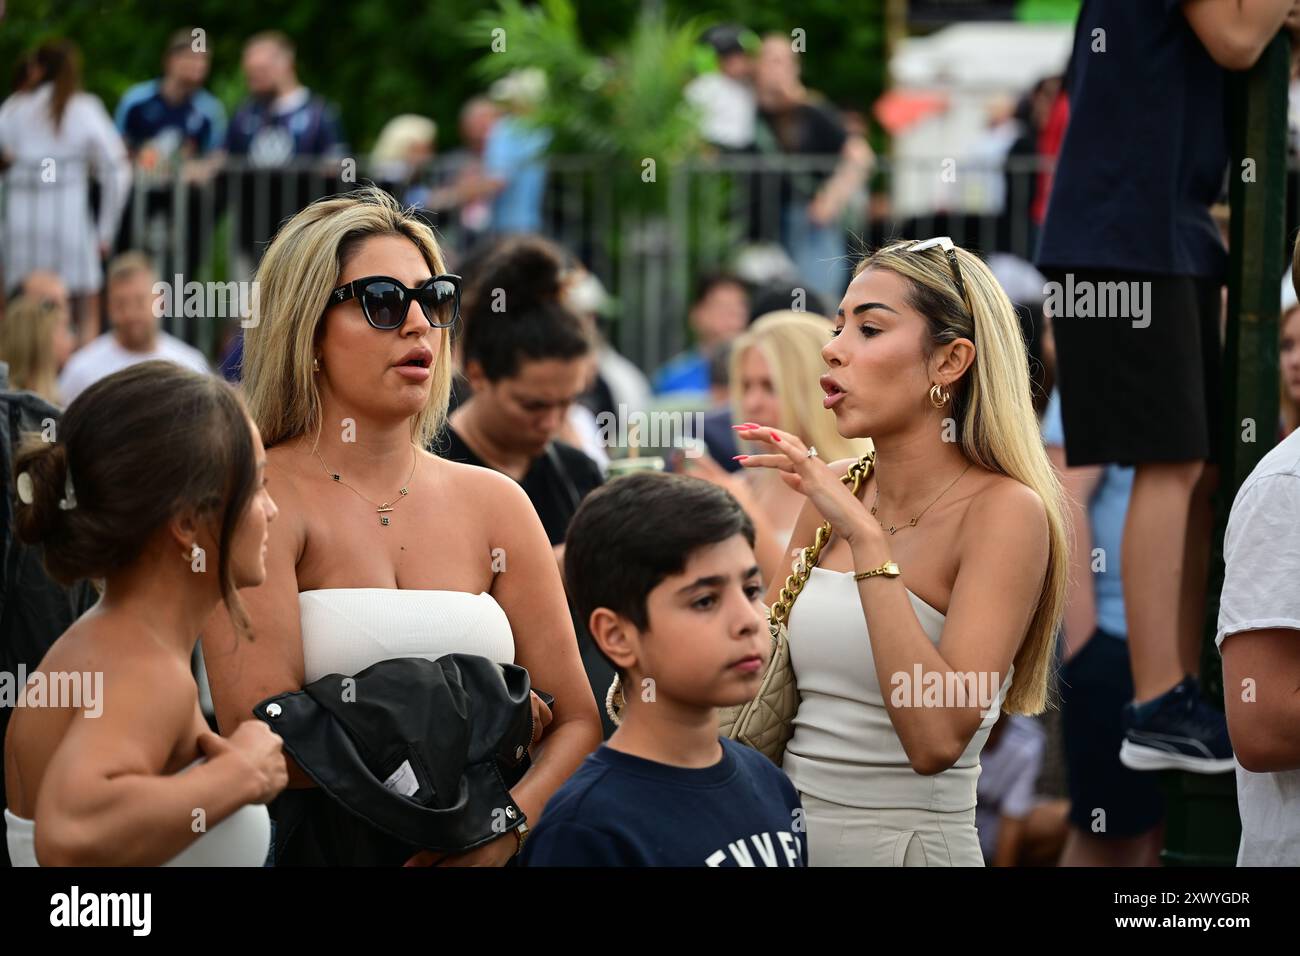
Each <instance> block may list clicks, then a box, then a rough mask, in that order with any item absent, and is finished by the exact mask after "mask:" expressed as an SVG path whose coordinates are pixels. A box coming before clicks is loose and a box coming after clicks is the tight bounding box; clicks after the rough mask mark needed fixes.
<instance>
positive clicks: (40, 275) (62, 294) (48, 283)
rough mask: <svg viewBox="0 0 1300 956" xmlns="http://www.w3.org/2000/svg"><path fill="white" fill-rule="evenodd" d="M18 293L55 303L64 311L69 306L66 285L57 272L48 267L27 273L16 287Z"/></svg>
mask: <svg viewBox="0 0 1300 956" xmlns="http://www.w3.org/2000/svg"><path fill="white" fill-rule="evenodd" d="M18 295H25V296H27V297H28V298H29V299H37V300H39V301H41V302H48V303H50V304H52V305H57V306H58V307H59V308H61V309H64V310H65V311H66V310H67V309H68V308H69V300H68V287H67V286H65V285H64V284H63V279H62V277H61V276H60V275H59V274H58V273H57V272H50V271H49V270H48V269H37V270H36V271H35V272H29V273H27V275H26V276H24V277H23V281H22V283H21V284H20V285H19V287H18Z"/></svg>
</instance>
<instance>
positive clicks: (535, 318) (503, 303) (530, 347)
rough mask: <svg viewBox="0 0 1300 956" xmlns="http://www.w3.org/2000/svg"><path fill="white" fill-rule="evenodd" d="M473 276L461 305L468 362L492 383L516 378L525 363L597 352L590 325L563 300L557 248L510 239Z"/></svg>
mask: <svg viewBox="0 0 1300 956" xmlns="http://www.w3.org/2000/svg"><path fill="white" fill-rule="evenodd" d="M474 271H475V273H476V275H475V278H474V281H473V282H472V283H471V284H469V285H468V286H467V288H466V290H465V296H464V301H463V302H462V305H463V314H464V326H465V329H464V332H463V338H462V342H463V346H462V347H463V358H464V361H465V362H466V363H468V362H470V361H477V362H478V363H479V364H480V365H481V366H482V367H483V373H484V374H485V375H487V377H488V379H489V380H490V381H493V382H496V381H499V380H501V379H503V378H510V377H511V376H513V375H515V374H516V373H517V372H518V371H519V364H520V361H521V360H522V359H531V360H539V359H561V360H566V361H567V360H569V359H576V358H581V357H582V356H584V355H586V354H588V353H589V352H590V351H591V350H592V346H593V330H592V329H591V327H590V323H588V322H587V321H586V320H584V319H583V318H582V317H581V316H579V315H577V314H576V313H574V312H573V311H571V310H570V309H569V308H568V307H567V306H565V305H564V303H563V301H562V300H561V294H562V291H563V290H562V285H563V278H564V274H565V272H566V268H565V256H564V252H563V250H561V249H560V248H559V247H558V246H556V245H555V244H554V243H552V242H549V241H547V240H546V239H543V238H542V237H540V236H529V235H525V236H519V237H515V238H511V239H506V240H504V241H503V242H501V243H500V244H499V245H498V246H497V247H496V248H495V249H493V250H492V251H491V252H490V253H488V254H487V256H486V257H485V259H484V260H483V261H482V262H481V264H479V263H476V264H475V269H474Z"/></svg>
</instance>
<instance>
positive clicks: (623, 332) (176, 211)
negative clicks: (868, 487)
mask: <svg viewBox="0 0 1300 956" xmlns="http://www.w3.org/2000/svg"><path fill="white" fill-rule="evenodd" d="M835 162H836V159H835V157H832V156H813V157H789V156H776V157H766V156H745V155H739V156H726V157H718V158H711V159H699V160H691V161H688V162H683V163H679V164H676V165H674V166H672V167H671V168H664V166H661V167H660V168H659V169H658V170H657V172H656V175H655V176H654V178H653V180H651V181H647V180H646V179H645V177H644V175H643V174H644V168H643V167H642V166H639V165H638V166H635V167H633V168H629V169H625V170H624V169H617V168H614V167H613V166H612V165H611V161H610V160H609V159H607V158H605V157H598V156H563V157H552V158H550V159H549V160H548V161H547V172H546V179H545V186H544V188H543V189H542V191H541V193H540V196H539V197H537V206H538V208H537V221H538V223H539V226H540V229H539V231H541V232H542V233H543V234H545V235H548V236H550V237H551V238H553V239H555V240H557V241H558V242H560V243H561V244H563V245H564V246H565V247H566V248H567V249H569V250H570V251H571V252H572V253H574V254H575V255H576V256H578V257H579V258H581V259H582V261H583V262H584V263H586V264H587V266H588V268H590V269H591V270H592V271H593V272H594V273H595V274H596V275H597V276H598V277H599V278H600V280H601V281H602V283H603V284H604V285H605V286H606V288H607V289H608V291H609V292H610V293H611V295H612V296H613V297H614V300H615V302H616V303H617V306H616V313H615V315H614V316H613V320H612V323H611V326H610V336H611V339H612V341H613V344H614V345H615V347H617V348H618V349H619V350H620V351H621V352H622V353H623V354H624V355H626V356H627V357H628V358H630V359H631V360H632V361H634V362H636V363H637V364H638V365H640V366H641V367H642V368H645V369H652V368H654V367H655V366H657V365H659V364H660V363H662V362H663V361H665V360H666V359H667V358H668V357H670V356H671V355H673V354H674V353H675V352H677V351H679V350H680V349H682V348H683V347H685V345H686V339H687V323H686V315H687V310H688V306H689V298H690V292H691V288H692V284H693V282H694V280H695V277H696V276H698V275H699V274H700V273H701V272H702V271H705V270H710V269H714V268H718V267H722V266H734V265H735V264H736V263H737V259H738V257H739V258H740V259H741V260H742V263H741V264H742V267H743V265H744V260H745V258H746V257H745V256H744V255H743V253H744V252H745V251H746V250H748V251H749V252H750V253H751V254H754V253H755V251H756V250H761V251H762V252H763V253H764V254H754V255H752V257H751V258H750V260H749V261H751V262H757V263H761V265H757V266H750V267H748V268H750V270H751V274H752V273H753V270H754V269H757V274H752V277H753V278H760V279H762V278H765V279H771V280H775V281H786V282H789V283H790V284H791V285H801V284H802V285H805V286H806V287H808V288H810V289H811V290H813V291H817V292H820V293H822V296H823V298H824V299H825V300H827V301H828V304H829V307H830V308H832V309H833V308H834V306H835V304H836V300H837V299H838V296H839V295H840V293H842V291H843V287H844V283H845V282H846V281H847V279H848V276H849V263H850V261H851V259H852V257H853V256H854V255H855V254H856V253H858V252H860V251H861V250H862V249H863V248H869V247H872V246H875V245H879V244H880V243H882V242H884V241H886V240H888V239H890V238H893V237H897V236H908V237H927V236H933V235H949V236H951V237H952V238H953V240H954V241H955V242H957V243H958V244H960V245H964V246H967V247H969V248H973V249H976V250H979V251H980V252H982V253H985V254H988V253H992V252H1007V253H1012V254H1014V255H1017V256H1020V257H1022V258H1025V259H1031V260H1032V258H1033V251H1034V246H1035V243H1036V241H1037V225H1036V222H1035V219H1036V217H1037V216H1039V215H1041V207H1042V193H1043V191H1044V190H1045V189H1046V185H1047V184H1046V182H1045V177H1044V176H1043V175H1042V174H1043V173H1044V171H1045V169H1046V164H1045V163H1044V162H1042V161H1040V159H1039V158H1037V157H1012V158H1011V159H1009V160H1008V161H1007V162H1006V163H1005V164H1001V165H997V166H982V167H981V166H977V165H974V164H972V163H963V164H960V165H959V166H957V167H956V170H955V174H954V168H953V166H952V164H951V163H950V162H949V163H945V161H943V160H940V159H934V160H906V161H904V160H893V161H889V160H886V159H884V158H881V159H879V160H878V161H877V162H876V164H875V168H874V169H873V172H872V183H873V184H876V185H877V186H878V187H879V189H880V192H879V193H878V194H876V195H872V194H869V193H868V191H867V190H865V189H863V190H859V191H858V192H857V193H856V194H855V195H852V196H851V197H849V198H848V200H847V201H846V202H845V203H844V204H843V207H842V208H841V209H840V210H839V211H838V215H836V216H835V218H834V219H833V220H832V221H830V222H828V223H826V224H825V225H820V226H819V225H817V224H815V223H813V222H811V221H810V219H809V217H808V202H809V200H810V199H811V197H812V196H813V195H814V194H815V193H816V191H817V189H818V188H819V186H820V185H821V184H823V183H824V182H825V181H826V180H827V178H828V177H829V175H830V174H831V171H832V170H833V168H834V166H835ZM468 163H469V161H468V160H465V159H461V158H458V157H457V156H456V155H454V154H452V155H448V156H447V157H440V158H438V159H437V160H435V161H433V162H431V163H429V164H427V165H425V166H423V167H421V168H419V169H418V170H414V171H408V170H403V169H400V168H393V167H391V166H371V165H367V164H364V163H361V164H358V163H355V162H354V161H353V160H350V159H342V160H332V161H325V160H312V161H307V162H301V163H298V164H296V165H294V166H290V167H285V168H275V169H268V168H261V167H253V166H249V165H247V164H244V163H240V162H236V161H234V160H233V159H228V160H227V161H225V162H224V163H222V164H221V165H219V166H206V167H205V166H202V165H190V166H186V167H181V168H171V169H167V170H162V171H159V170H148V171H146V170H142V169H139V168H137V169H135V170H134V171H133V178H132V183H131V187H130V190H129V194H128V195H127V197H126V201H125V205H124V207H123V209H122V213H121V216H120V225H119V228H118V229H117V230H116V231H115V232H114V239H113V243H112V246H113V248H114V249H115V250H117V251H121V250H123V249H127V248H131V249H140V250H143V251H144V252H146V253H148V254H149V255H150V257H151V258H152V259H153V261H154V263H155V266H156V268H157V270H158V272H159V274H160V276H162V277H165V278H166V279H167V280H169V281H172V280H174V277H175V276H177V275H179V276H181V277H183V279H184V280H185V281H191V280H197V281H200V282H205V281H206V282H214V281H215V282H228V281H241V280H247V279H249V278H251V277H252V274H253V272H254V270H255V268H256V265H257V261H258V259H259V257H260V255H261V253H262V251H263V250H264V249H265V248H266V245H267V244H268V243H269V242H270V240H271V238H272V237H273V236H274V234H275V232H276V229H277V228H278V227H279V225H280V224H281V223H282V222H283V221H285V220H286V219H287V218H289V217H290V216H292V215H293V214H294V213H296V212H297V211H298V210H300V209H301V208H303V206H305V205H307V204H308V203H310V202H311V201H313V200H315V199H318V198H320V197H322V196H327V195H332V194H336V193H340V192H344V191H347V190H350V189H353V188H355V187H356V186H357V185H358V184H362V183H365V182H371V181H373V182H376V183H378V184H379V185H382V186H384V187H385V188H387V189H389V190H390V191H391V192H392V193H393V194H394V195H396V196H397V197H398V198H399V199H400V200H402V201H403V202H404V203H409V204H413V205H417V206H419V207H420V208H421V209H422V213H421V214H422V215H423V216H424V217H426V219H427V221H428V222H429V223H430V224H431V225H432V226H433V227H434V228H435V229H436V231H437V233H438V235H439V237H440V240H441V242H442V243H443V245H444V246H445V249H446V252H447V255H448V258H449V260H450V261H451V263H452V264H453V266H457V265H458V263H459V262H460V261H461V260H463V259H464V257H465V256H466V255H467V254H470V253H472V251H473V250H474V248H475V247H476V245H477V244H478V243H479V242H480V241H483V240H485V239H486V238H488V237H490V236H491V235H492V234H493V229H492V220H491V209H490V203H488V202H485V201H479V202H470V203H462V202H460V201H458V199H457V183H458V181H459V180H460V178H461V177H462V176H463V175H464V174H465V173H466V170H467V166H468ZM86 172H87V170H85V169H84V168H82V169H80V170H78V169H77V168H76V165H75V163H73V161H67V162H64V163H62V164H61V166H60V175H59V176H58V177H57V178H56V179H55V180H54V181H53V182H50V181H47V180H48V174H46V175H45V176H44V177H43V176H42V169H41V168H39V167H28V168H23V167H19V166H14V167H11V168H10V169H9V170H8V171H7V172H6V173H5V174H4V176H3V177H0V179H2V181H3V198H2V200H0V237H3V242H4V243H5V246H6V250H7V251H5V252H4V254H3V262H4V266H5V270H6V274H5V276H4V283H3V292H5V293H9V292H12V290H13V288H14V287H15V286H16V284H17V283H18V282H19V281H20V280H21V278H22V275H23V274H24V273H25V272H26V271H29V270H31V269H35V268H40V269H52V270H54V271H58V272H61V273H65V274H66V273H67V272H68V270H69V264H70V263H71V262H72V261H73V260H74V259H76V260H77V261H80V258H84V257H85V256H86V255H89V254H91V252H92V251H93V252H94V254H95V255H96V256H97V255H98V251H97V240H96V237H95V235H94V231H95V226H94V222H93V216H87V215H86V210H87V209H90V210H92V211H93V214H95V215H98V214H99V212H100V205H101V204H100V196H101V192H100V189H99V187H98V186H97V183H96V181H95V180H94V177H88V176H87V175H86ZM637 188H645V189H646V190H657V192H655V193H654V194H653V195H651V194H650V193H648V192H647V193H646V194H638V193H635V192H633V191H632V190H635V189H637ZM1294 197H1295V193H1294V191H1293V193H1292V205H1293V206H1294V204H1295V198H1294ZM111 198H112V197H111V196H110V197H109V199H110V200H111ZM110 204H111V203H110ZM110 214H111V210H110ZM1297 218H1300V217H1297V216H1296V215H1295V210H1294V209H1293V210H1292V215H1291V217H1290V222H1291V223H1294V222H1295V221H1296V219H1297ZM78 257H80V258H78ZM95 262H96V267H97V268H102V264H101V263H100V261H99V260H98V259H96V260H95ZM165 322H166V327H167V329H168V331H169V332H171V333H172V334H175V335H179V336H180V337H182V338H184V339H186V340H187V341H189V342H191V343H192V344H194V345H196V346H198V347H199V348H200V349H202V350H204V351H205V352H207V353H208V354H209V355H215V354H216V351H217V349H218V348H219V346H220V343H221V341H222V340H223V338H224V337H225V335H227V334H228V333H229V326H230V323H231V320H230V319H229V318H218V317H215V316H206V315H198V316H189V317H186V316H184V315H172V316H169V317H168V318H167V319H166V320H165Z"/></svg>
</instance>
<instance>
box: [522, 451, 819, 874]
mask: <svg viewBox="0 0 1300 956" xmlns="http://www.w3.org/2000/svg"><path fill="white" fill-rule="evenodd" d="M753 545H754V526H753V524H752V523H751V522H750V520H749V517H748V516H747V515H746V514H745V512H744V511H743V510H742V509H741V507H740V505H739V504H737V502H736V500H735V499H734V498H732V497H731V495H729V494H728V493H727V492H725V491H723V490H722V489H721V488H718V487H717V486H715V485H712V484H709V483H708V482H705V481H702V480H700V479H698V478H691V477H687V476H685V475H669V474H664V473H661V472H639V473H636V474H632V475H627V476H625V477H622V478H617V479H615V480H614V481H611V482H610V483H609V484H607V485H604V486H603V487H601V488H599V489H597V490H596V491H593V492H592V493H591V494H590V495H588V496H587V498H586V499H585V500H584V501H583V503H582V507H580V508H579V509H578V512H577V514H576V515H575V516H574V518H573V523H572V525H570V527H569V537H568V544H567V547H566V550H565V580H566V581H567V582H568V586H569V592H570V597H571V598H572V600H573V603H574V606H575V608H576V609H577V612H578V614H579V616H580V617H581V618H583V619H585V620H586V621H587V622H588V624H589V629H590V633H591V635H592V638H593V640H594V641H595V643H596V646H597V647H598V648H599V649H600V652H601V653H602V654H603V655H605V657H607V658H608V659H609V661H610V663H611V664H613V666H614V667H615V668H616V669H617V671H618V673H619V678H620V682H621V684H622V686H623V687H624V688H625V689H626V703H625V704H624V705H623V706H622V713H621V721H620V724H619V729H618V730H617V731H616V732H615V733H614V735H613V736H612V737H611V738H610V739H609V741H608V742H607V743H605V744H602V745H601V746H600V748H599V749H598V750H597V751H596V752H595V753H594V754H592V755H591V756H589V757H588V758H587V759H586V760H585V761H584V762H583V764H582V766H581V767H579V768H578V770H577V772H576V773H575V774H574V775H573V776H572V777H570V778H569V780H568V781H567V782H566V783H565V784H564V785H563V786H562V787H561V788H560V789H559V790H558V791H556V793H555V795H554V796H553V797H551V799H550V801H549V802H548V803H547V804H546V809H545V810H544V811H543V813H542V816H541V820H540V822H539V823H538V824H537V826H536V830H535V832H534V833H532V834H530V835H527V836H526V837H524V838H523V840H524V842H523V859H522V862H523V864H524V865H525V866H728V867H730V866H807V863H808V842H807V839H806V836H807V835H806V833H805V828H804V821H803V808H802V806H801V804H800V802H799V795H798V793H796V792H795V789H794V786H793V785H792V784H791V783H790V781H789V779H788V778H787V777H786V776H785V774H784V773H782V772H781V771H780V770H779V769H778V768H777V767H776V766H774V765H773V764H772V762H771V761H769V760H768V759H767V758H766V757H764V756H763V755H762V754H760V753H759V752H758V751H756V750H751V749H749V748H748V747H744V746H741V745H740V744H736V743H733V742H732V741H730V740H725V739H719V737H718V714H717V708H718V707H726V706H730V705H734V704H740V703H743V702H745V701H747V700H749V699H751V698H752V697H753V696H754V694H755V693H757V691H758V685H759V682H760V680H761V679H762V675H763V670H764V668H765V667H766V665H767V660H768V656H769V653H770V646H771V640H770V637H769V635H768V629H767V625H766V623H765V621H764V615H763V606H762V596H763V582H762V578H761V577H760V575H759V571H758V565H757V563H756V562H755V560H754V547H753Z"/></svg>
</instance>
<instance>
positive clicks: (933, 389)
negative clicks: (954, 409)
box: [930, 383, 952, 408]
mask: <svg viewBox="0 0 1300 956" xmlns="http://www.w3.org/2000/svg"><path fill="white" fill-rule="evenodd" d="M951 398H952V395H951V394H950V393H949V392H948V390H947V389H946V388H944V387H943V386H942V385H939V384H937V383H936V384H934V385H931V386H930V404H931V405H933V406H934V407H935V408H943V406H945V405H947V404H948V400H949V399H951Z"/></svg>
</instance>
